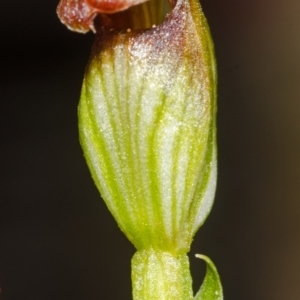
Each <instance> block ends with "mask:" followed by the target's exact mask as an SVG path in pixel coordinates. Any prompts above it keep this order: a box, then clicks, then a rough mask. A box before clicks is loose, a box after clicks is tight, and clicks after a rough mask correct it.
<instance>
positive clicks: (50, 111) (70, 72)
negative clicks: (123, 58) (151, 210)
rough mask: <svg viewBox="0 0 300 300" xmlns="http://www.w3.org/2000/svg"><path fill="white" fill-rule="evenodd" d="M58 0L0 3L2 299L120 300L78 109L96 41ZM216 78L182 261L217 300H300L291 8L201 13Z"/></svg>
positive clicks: (295, 47) (123, 265)
mask: <svg viewBox="0 0 300 300" xmlns="http://www.w3.org/2000/svg"><path fill="white" fill-rule="evenodd" d="M57 2H58V0H46V1H38V0H26V1H24V0H15V1H4V0H2V1H1V2H0V12H1V18H0V76H1V81H0V101H1V102H0V103H1V109H0V138H1V141H0V143H1V144H0V299H1V300H50V299H51V300H52V299H57V300H77V299H78V300H83V299H84V300H96V299H97V300H98V299H107V300H109V299H124V300H126V299H131V281H130V259H131V257H132V255H133V253H134V248H133V247H132V246H131V244H130V243H129V242H128V241H127V240H126V238H125V237H124V236H123V234H122V233H121V232H120V231H119V229H118V228H117V226H116V223H115V221H114V220H113V218H112V217H111V216H110V214H109V212H108V210H107V209H106V207H105V205H104V203H103V202H102V201H101V199H100V197H99V194H98V192H97V190H96V188H95V186H94V184H93V182H92V180H91V178H90V174H89V172H88V170H87V167H86V165H85V162H84V159H83V156H82V151H81V149H80V146H79V143H78V132H77V103H78V98H79V93H80V87H81V81H82V76H83V72H84V68H85V64H86V62H87V59H88V56H89V52H90V48H91V44H92V40H93V35H92V34H87V35H80V34H75V33H72V32H70V31H68V30H67V29H66V28H65V27H64V26H63V25H62V24H60V22H59V20H58V18H57V17H56V14H55V9H56V5H57ZM202 5H203V9H204V11H205V13H206V15H207V18H208V20H209V23H210V26H211V31H212V34H213V37H214V42H215V47H216V55H217V61H218V72H219V87H218V93H219V100H218V103H219V106H218V107H219V109H218V139H219V179H218V190H217V195H216V201H215V205H214V208H213V210H212V213H211V215H210V216H209V218H208V219H207V222H206V223H205V225H204V226H203V227H202V228H201V230H200V231H199V232H198V234H197V236H196V238H195V240H194V243H193V247H192V250H191V253H190V258H191V265H192V273H193V277H194V281H195V288H198V286H199V285H200V283H201V280H202V278H203V274H204V271H205V265H204V263H203V262H201V261H200V260H196V258H194V254H195V253H203V254H207V255H209V256H210V257H211V258H212V259H213V261H214V262H215V263H216V265H217V267H218V269H219V272H220V275H221V278H222V281H223V285H224V293H225V299H227V300H268V299H272V300H283V299H288V300H299V299H300V117H299V116H300V17H299V16H300V1H299V0H286V1H279V0H277V1H276V0H275V1H274V0H273V1H271V0H252V1H242V0H227V1H217V0H203V1H202Z"/></svg>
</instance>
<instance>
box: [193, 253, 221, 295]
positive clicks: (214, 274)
mask: <svg viewBox="0 0 300 300" xmlns="http://www.w3.org/2000/svg"><path fill="white" fill-rule="evenodd" d="M196 257H197V258H200V259H203V260H205V262H206V274H205V278H204V281H203V283H202V285H201V287H200V290H199V292H198V293H197V294H196V296H195V298H194V300H223V289H222V285H221V280H220V277H219V274H218V271H217V269H216V267H215V265H214V264H213V262H212V261H211V260H210V259H209V258H208V257H207V256H205V255H201V254H196Z"/></svg>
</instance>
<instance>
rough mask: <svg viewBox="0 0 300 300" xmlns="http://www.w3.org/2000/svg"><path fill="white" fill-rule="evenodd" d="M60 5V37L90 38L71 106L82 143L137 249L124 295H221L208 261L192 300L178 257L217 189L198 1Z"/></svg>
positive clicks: (210, 77) (212, 80)
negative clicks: (69, 33)
mask: <svg viewBox="0 0 300 300" xmlns="http://www.w3.org/2000/svg"><path fill="white" fill-rule="evenodd" d="M162 1H163V0H150V1H147V2H145V1H144V0H102V1H101V0H61V2H60V3H59V6H58V9H57V12H58V15H59V17H60V19H61V21H62V22H63V23H64V24H65V25H66V26H67V27H68V28H69V29H71V30H74V31H78V32H83V33H84V32H87V31H89V30H92V31H93V32H95V34H96V36H95V42H94V46H93V49H92V54H91V57H90V61H89V63H88V66H87V68H86V73H85V76H84V82H83V87H82V93H81V99H80V104H79V132H80V141H81V146H82V148H83V151H84V156H85V158H86V161H87V164H88V167H89V169H90V171H91V174H92V177H93V179H94V181H95V184H96V186H97V188H98V189H99V191H100V193H101V196H102V198H103V199H104V201H105V202H106V204H107V207H108V209H109V210H110V212H111V213H112V215H113V216H114V218H115V219H116V221H117V223H118V226H119V227H120V229H121V230H122V231H123V232H124V234H125V235H126V236H127V238H128V239H129V240H130V241H131V242H132V243H133V245H134V246H135V247H136V249H137V252H136V254H135V255H134V257H133V259H132V284H133V298H134V300H171V299H172V300H175V299H176V300H190V299H196V300H222V299H223V296H222V287H221V283H220V279H219V276H218V273H217V271H216V268H215V266H214V265H213V263H212V262H211V260H210V259H209V258H207V257H206V256H203V255H198V257H200V258H202V259H204V260H205V261H206V263H207V272H206V277H205V279H204V282H203V284H202V286H201V288H200V291H199V292H198V293H197V294H196V296H195V297H194V296H193V292H192V278H191V275H190V271H189V260H188V257H187V255H186V254H187V253H188V251H189V249H190V245H191V242H192V240H193V237H194V235H195V233H196V231H197V230H198V229H199V227H200V226H201V225H202V224H203V222H204V220H205V218H206V217H207V215H208V213H209V212H210V209H211V207H212V203H213V199H214V193H215V186H216V133H215V128H216V126H215V113H216V68H215V59H214V50H213V44H212V40H211V37H210V32H209V29H208V25H207V22H206V19H205V17H204V15H203V13H202V10H201V7H200V4H199V3H198V0H177V1H176V0H170V1H169V2H165V3H162Z"/></svg>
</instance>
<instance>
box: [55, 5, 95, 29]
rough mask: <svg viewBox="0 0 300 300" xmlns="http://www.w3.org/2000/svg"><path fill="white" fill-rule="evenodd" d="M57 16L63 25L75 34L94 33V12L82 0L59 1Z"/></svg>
mask: <svg viewBox="0 0 300 300" xmlns="http://www.w3.org/2000/svg"><path fill="white" fill-rule="evenodd" d="M57 14H58V17H59V19H60V20H61V22H62V23H63V24H65V25H66V26H67V27H68V28H69V29H71V30H73V31H77V32H83V33H85V32H87V31H89V30H93V31H94V26H93V20H94V18H95V16H96V11H95V9H93V8H92V7H90V6H89V5H88V4H87V3H86V2H85V1H84V0H61V1H60V3H59V4H58V7H57Z"/></svg>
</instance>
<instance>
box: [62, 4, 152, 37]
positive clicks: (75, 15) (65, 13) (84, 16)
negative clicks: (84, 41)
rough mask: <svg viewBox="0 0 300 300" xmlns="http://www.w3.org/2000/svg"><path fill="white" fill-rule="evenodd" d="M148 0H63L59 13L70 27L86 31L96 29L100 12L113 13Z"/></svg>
mask: <svg viewBox="0 0 300 300" xmlns="http://www.w3.org/2000/svg"><path fill="white" fill-rule="evenodd" d="M145 1H147V0H61V1H60V2H59V4H58V7H57V14H58V17H59V19H60V20H61V22H62V23H63V24H65V25H66V26H67V27H68V28H69V29H71V30H73V31H77V32H82V33H85V32H87V31H89V30H92V31H95V29H94V18H95V17H96V15H97V14H98V13H103V14H112V13H116V12H119V11H122V10H125V9H127V8H129V7H131V6H133V5H137V4H139V3H142V2H145Z"/></svg>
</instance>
